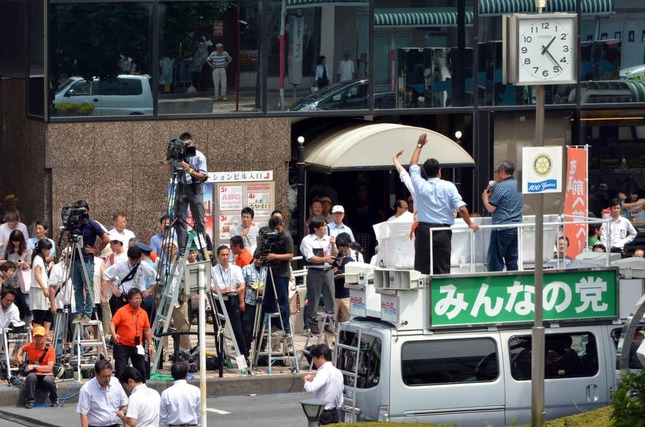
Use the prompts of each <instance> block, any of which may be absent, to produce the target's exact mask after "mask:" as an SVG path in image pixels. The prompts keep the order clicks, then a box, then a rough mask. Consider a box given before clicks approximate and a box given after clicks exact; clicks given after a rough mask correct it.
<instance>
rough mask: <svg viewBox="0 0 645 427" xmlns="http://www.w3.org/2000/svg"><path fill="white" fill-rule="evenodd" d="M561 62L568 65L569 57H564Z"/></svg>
mask: <svg viewBox="0 0 645 427" xmlns="http://www.w3.org/2000/svg"><path fill="white" fill-rule="evenodd" d="M560 62H562V63H564V64H566V63H567V57H566V56H563V57H562V59H561V60H560Z"/></svg>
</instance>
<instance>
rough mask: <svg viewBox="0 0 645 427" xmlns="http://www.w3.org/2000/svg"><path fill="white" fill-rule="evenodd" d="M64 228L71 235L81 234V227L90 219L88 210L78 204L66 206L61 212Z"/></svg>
mask: <svg viewBox="0 0 645 427" xmlns="http://www.w3.org/2000/svg"><path fill="white" fill-rule="evenodd" d="M60 218H61V220H62V223H63V228H64V229H65V230H66V231H68V232H69V233H70V234H71V235H79V234H81V227H82V226H83V224H85V221H87V219H88V218H89V214H88V213H87V208H86V207H84V206H79V205H77V204H76V203H75V204H73V205H71V206H64V207H63V209H62V210H61V212H60Z"/></svg>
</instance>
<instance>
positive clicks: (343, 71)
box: [338, 50, 356, 82]
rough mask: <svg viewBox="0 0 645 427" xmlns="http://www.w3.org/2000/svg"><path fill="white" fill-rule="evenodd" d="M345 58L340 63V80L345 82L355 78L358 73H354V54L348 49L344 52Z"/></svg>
mask: <svg viewBox="0 0 645 427" xmlns="http://www.w3.org/2000/svg"><path fill="white" fill-rule="evenodd" d="M343 58H344V59H341V61H340V62H339V63H338V81H339V82H345V81H348V80H354V78H356V74H355V73H354V61H352V54H351V53H349V51H348V50H346V51H345V53H344V54H343Z"/></svg>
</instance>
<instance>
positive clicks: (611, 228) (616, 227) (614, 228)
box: [600, 216, 638, 252]
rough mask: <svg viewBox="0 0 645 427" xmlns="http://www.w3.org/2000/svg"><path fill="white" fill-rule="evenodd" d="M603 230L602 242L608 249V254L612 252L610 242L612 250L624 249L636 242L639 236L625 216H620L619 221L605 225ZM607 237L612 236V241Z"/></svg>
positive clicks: (612, 221)
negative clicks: (633, 241)
mask: <svg viewBox="0 0 645 427" xmlns="http://www.w3.org/2000/svg"><path fill="white" fill-rule="evenodd" d="M601 228H602V235H601V236H600V241H601V242H602V244H603V245H605V248H607V252H609V250H610V247H609V243H610V242H611V247H612V248H620V249H624V248H625V245H626V244H628V243H630V242H631V241H632V240H634V239H635V238H636V235H637V234H638V233H637V232H636V229H635V228H634V226H633V225H632V223H631V222H630V221H629V220H628V219H627V218H625V217H623V216H619V217H618V219H617V220H613V219H611V221H610V222H609V223H605V224H603V225H602V227H601ZM607 236H610V237H611V239H609V238H608V237H607Z"/></svg>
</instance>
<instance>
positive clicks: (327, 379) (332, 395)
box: [305, 362, 343, 409]
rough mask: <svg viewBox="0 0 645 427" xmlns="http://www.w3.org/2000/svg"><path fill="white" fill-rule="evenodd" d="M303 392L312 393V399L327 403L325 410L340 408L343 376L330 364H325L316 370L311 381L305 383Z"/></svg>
mask: <svg viewBox="0 0 645 427" xmlns="http://www.w3.org/2000/svg"><path fill="white" fill-rule="evenodd" d="M305 391H306V392H307V393H313V394H314V399H320V400H324V401H325V402H327V404H326V405H325V409H336V408H340V407H341V406H342V405H343V374H342V373H341V372H340V371H339V370H338V369H337V368H336V367H335V366H334V365H333V364H332V363H331V362H325V363H323V364H322V366H321V367H319V368H318V372H316V376H315V377H314V379H313V381H308V382H306V383H305Z"/></svg>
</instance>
